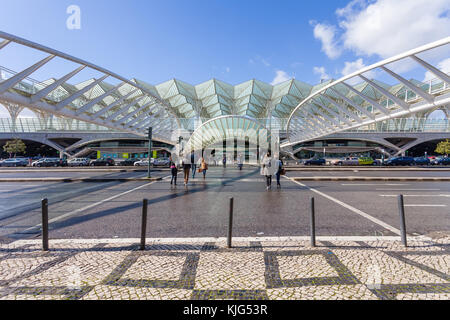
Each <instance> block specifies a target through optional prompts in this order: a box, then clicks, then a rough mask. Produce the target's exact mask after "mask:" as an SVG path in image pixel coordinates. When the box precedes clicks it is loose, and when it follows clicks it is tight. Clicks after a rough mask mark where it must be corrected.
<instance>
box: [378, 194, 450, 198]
mask: <svg viewBox="0 0 450 320" xmlns="http://www.w3.org/2000/svg"><path fill="white" fill-rule="evenodd" d="M379 196H380V197H398V195H397V194H380V195H379ZM403 197H450V194H404V195H403Z"/></svg>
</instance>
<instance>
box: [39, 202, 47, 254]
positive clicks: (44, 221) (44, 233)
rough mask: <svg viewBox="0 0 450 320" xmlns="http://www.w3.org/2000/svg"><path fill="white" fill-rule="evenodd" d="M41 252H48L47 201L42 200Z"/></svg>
mask: <svg viewBox="0 0 450 320" xmlns="http://www.w3.org/2000/svg"><path fill="white" fill-rule="evenodd" d="M41 204H42V205H41V207H42V250H43V251H48V199H47V198H45V199H42V201H41Z"/></svg>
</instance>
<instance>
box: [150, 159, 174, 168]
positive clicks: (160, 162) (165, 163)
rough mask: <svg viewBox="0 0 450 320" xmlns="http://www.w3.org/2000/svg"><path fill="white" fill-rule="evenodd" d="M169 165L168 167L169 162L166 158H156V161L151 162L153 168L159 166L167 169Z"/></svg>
mask: <svg viewBox="0 0 450 320" xmlns="http://www.w3.org/2000/svg"><path fill="white" fill-rule="evenodd" d="M169 165H170V160H169V158H167V157H164V158H158V159H155V160H154V161H153V166H154V167H158V166H160V167H169Z"/></svg>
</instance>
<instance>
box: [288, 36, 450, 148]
mask: <svg viewBox="0 0 450 320" xmlns="http://www.w3.org/2000/svg"><path fill="white" fill-rule="evenodd" d="M449 43H450V37H447V38H445V39H442V40H439V41H436V42H433V43H430V44H427V45H424V46H421V47H419V48H416V49H414V50H410V51H408V52H405V53H402V54H400V55H397V56H394V57H392V58H389V59H386V60H383V61H381V62H378V63H376V64H373V65H371V66H369V67H366V68H363V69H361V70H359V71H357V72H354V73H352V74H349V75H347V76H345V77H343V78H341V79H339V80H337V81H333V82H331V83H324V84H323V86H322V88H320V89H319V90H316V91H314V92H313V93H312V94H311V95H309V96H308V97H307V98H306V99H304V100H303V101H302V102H301V103H300V104H299V105H298V106H297V107H296V108H295V109H294V110H293V112H292V113H291V115H290V117H289V120H288V124H287V137H288V140H289V141H288V142H285V143H284V144H282V147H289V146H292V145H295V144H299V143H302V142H305V141H309V140H314V139H317V138H320V137H323V136H327V135H329V134H333V133H337V132H341V131H346V130H350V129H355V128H359V127H363V126H368V125H371V124H373V123H377V122H381V121H384V120H387V119H392V118H398V117H404V116H408V115H412V114H415V113H418V112H424V111H427V110H430V109H433V108H436V107H439V106H443V105H446V104H449V103H450V77H449V75H448V74H446V73H444V72H442V71H440V70H439V69H438V68H436V67H434V66H432V65H431V64H429V63H428V62H426V61H424V60H423V59H421V58H419V57H418V56H417V54H419V53H424V52H427V51H429V50H431V49H434V48H438V47H442V46H445V45H448V44H449ZM404 59H411V60H412V61H413V62H415V63H417V64H419V65H420V66H422V67H423V68H424V69H425V70H427V71H429V72H430V73H432V74H433V75H434V76H435V77H436V79H434V80H432V81H429V83H422V82H419V81H415V80H406V79H405V78H404V77H402V75H400V74H399V73H396V72H394V71H392V70H391V69H390V68H389V67H388V66H387V65H389V64H391V63H394V62H401V61H402V60H404ZM377 70H382V72H384V73H386V74H388V75H390V76H391V77H393V78H395V79H396V80H397V81H398V82H399V84H398V85H396V86H387V85H386V84H385V83H383V82H381V81H377V80H374V79H368V77H367V75H364V74H365V73H368V72H371V73H372V74H373V73H375V72H376V71H377ZM354 78H359V79H360V80H362V82H360V83H359V84H358V85H355V86H352V85H350V84H348V83H347V82H346V81H348V80H352V79H354Z"/></svg>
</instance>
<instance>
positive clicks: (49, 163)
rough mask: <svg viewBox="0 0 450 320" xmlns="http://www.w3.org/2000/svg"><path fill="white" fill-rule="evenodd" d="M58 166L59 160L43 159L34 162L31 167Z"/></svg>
mask: <svg viewBox="0 0 450 320" xmlns="http://www.w3.org/2000/svg"><path fill="white" fill-rule="evenodd" d="M59 165H60V159H59V158H43V159H40V160H37V161H34V162H33V164H32V166H33V167H58V166H59Z"/></svg>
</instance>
